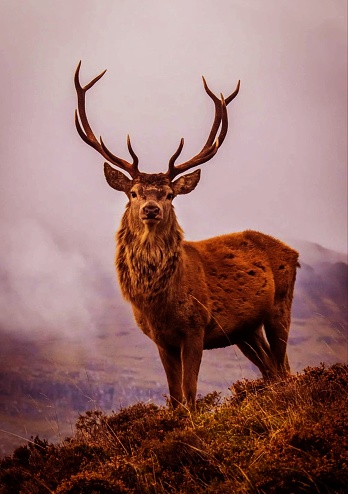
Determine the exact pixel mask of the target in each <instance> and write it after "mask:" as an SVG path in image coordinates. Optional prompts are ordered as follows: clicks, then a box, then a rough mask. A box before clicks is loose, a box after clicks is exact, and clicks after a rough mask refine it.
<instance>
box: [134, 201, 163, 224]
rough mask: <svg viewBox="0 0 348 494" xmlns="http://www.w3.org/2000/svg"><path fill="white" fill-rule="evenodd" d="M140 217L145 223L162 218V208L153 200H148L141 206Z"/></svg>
mask: <svg viewBox="0 0 348 494" xmlns="http://www.w3.org/2000/svg"><path fill="white" fill-rule="evenodd" d="M140 217H141V219H142V220H143V221H146V223H152V222H157V221H160V220H161V219H162V218H163V215H162V208H161V207H160V206H159V204H158V203H157V202H155V201H148V202H146V203H145V204H144V206H143V207H142V208H141V213H140Z"/></svg>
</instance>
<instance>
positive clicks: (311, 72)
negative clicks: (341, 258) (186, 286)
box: [0, 0, 347, 329]
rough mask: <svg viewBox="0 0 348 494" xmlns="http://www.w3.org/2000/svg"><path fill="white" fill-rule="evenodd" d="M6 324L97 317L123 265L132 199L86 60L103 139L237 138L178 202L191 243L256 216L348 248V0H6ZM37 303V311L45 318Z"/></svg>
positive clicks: (159, 158) (171, 147) (0, 152)
mask: <svg viewBox="0 0 348 494" xmlns="http://www.w3.org/2000/svg"><path fill="white" fill-rule="evenodd" d="M0 40H1V43H0V51H1V58H0V73H1V85H0V93H1V101H2V109H1V110H2V111H1V114H0V132H1V141H0V156H1V166H0V220H1V242H0V256H1V257H0V258H1V278H2V279H1V281H2V290H3V294H2V295H3V296H2V298H1V301H0V314H1V315H0V324H6V325H7V327H9V328H11V329H13V328H18V327H23V326H29V327H31V328H32V329H33V328H35V327H36V326H40V325H41V326H42V325H43V324H46V325H47V326H52V327H54V328H56V329H58V328H60V327H62V326H64V325H67V324H68V325H69V326H71V324H74V325H75V326H76V327H79V326H81V328H82V327H85V326H86V325H92V322H91V320H90V313H89V310H88V306H89V304H90V301H91V298H93V293H94V292H93V290H94V288H93V270H94V269H97V268H96V267H98V268H99V267H100V266H101V267H102V269H104V270H105V271H106V272H112V271H113V269H114V268H113V256H114V232H115V231H116V229H117V228H118V225H119V222H120V219H121V215H122V212H123V209H124V206H125V204H126V196H125V195H124V194H122V193H120V192H116V191H115V190H113V189H111V188H110V187H109V186H108V185H107V183H106V182H105V179H104V176H103V162H104V160H103V158H102V157H101V156H100V155H98V153H97V152H96V151H94V150H93V149H92V148H90V147H89V146H87V145H86V144H85V143H83V141H82V140H81V139H80V137H79V136H78V134H77V132H76V129H75V127H74V121H73V114H74V109H75V108H76V94H75V89H74V85H73V74H74V71H75V68H76V66H77V63H78V61H79V60H82V66H81V82H82V84H86V83H87V82H89V81H90V80H91V79H92V78H93V77H95V76H96V75H97V74H99V73H100V72H102V71H103V70H104V69H107V72H106V74H105V75H104V77H103V78H102V79H101V80H100V81H99V82H98V84H97V85H96V86H94V87H93V89H91V90H90V91H89V93H88V95H87V107H88V115H89V120H90V122H91V125H92V127H93V129H94V131H95V133H96V135H98V136H99V135H102V136H103V140H104V142H105V143H106V144H107V145H108V147H109V148H110V149H111V150H112V151H113V152H114V154H117V155H118V156H121V157H123V158H125V159H129V155H128V152H127V147H126V136H127V134H130V136H131V138H132V144H133V147H134V149H135V151H136V153H137V155H138V156H139V158H140V169H141V170H142V171H145V172H148V173H151V172H153V173H156V172H160V171H165V170H166V169H167V166H168V159H169V157H170V156H171V155H172V154H173V153H174V151H175V150H176V148H177V146H178V143H179V141H180V138H181V137H184V138H185V147H184V150H183V153H182V155H181V159H182V161H185V160H186V159H189V158H191V157H192V156H193V155H195V154H197V152H198V151H199V150H200V149H201V147H202V145H203V143H204V142H205V140H206V138H207V135H208V133H209V130H210V127H211V123H212V120H213V113H214V109H213V105H212V102H211V100H210V99H209V98H208V96H207V95H206V93H205V92H204V89H203V86H202V79H201V76H202V75H204V76H205V78H206V80H207V82H208V84H209V86H210V87H211V89H212V90H213V91H214V92H215V93H216V94H219V93H220V92H222V93H223V94H224V95H226V96H227V95H228V94H230V92H232V91H233V90H234V88H235V86H236V83H237V81H238V80H239V79H240V80H241V90H240V93H239V95H238V97H237V98H236V99H235V100H234V101H233V102H232V103H231V104H230V105H229V107H228V113H229V122H230V127H229V133H228V136H227V138H226V140H225V142H224V144H223V146H222V147H221V149H220V150H219V152H218V154H217V155H216V156H215V157H214V159H213V160H212V161H210V162H209V163H206V164H203V165H201V169H202V178H201V181H200V183H199V185H198V187H197V188H196V190H195V191H194V192H192V193H191V194H190V195H187V196H182V197H178V198H176V200H175V207H176V211H177V215H178V218H179V222H180V224H181V225H182V226H183V228H184V231H185V235H186V238H187V239H192V240H195V239H202V238H206V237H210V236H214V235H219V234H222V233H228V232H232V231H240V230H244V229H247V228H252V229H256V230H259V231H263V232H265V233H269V234H271V235H274V236H276V237H278V238H280V239H285V240H288V239H299V240H307V241H310V242H316V243H319V244H320V245H322V246H324V247H327V248H330V249H334V250H337V251H340V252H345V251H346V250H347V2H346V0H330V1H325V0H324V1H320V2H318V1H317V0H293V1H291V2H290V1H287V0H262V1H261V0H176V1H175V2H174V1H169V0H147V1H142V2H141V1H139V0H138V1H135V0H73V1H71V0H69V1H68V0H50V1H47V0H26V1H25V2H22V1H19V0H1V1H0ZM33 313H35V317H34V318H33V319H32V320H33V322H32V323H29V322H28V321H29V319H30V318H31V317H32V315H33Z"/></svg>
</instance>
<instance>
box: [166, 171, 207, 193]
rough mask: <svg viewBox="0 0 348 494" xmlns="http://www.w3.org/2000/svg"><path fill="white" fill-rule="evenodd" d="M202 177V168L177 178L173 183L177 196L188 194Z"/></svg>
mask: <svg viewBox="0 0 348 494" xmlns="http://www.w3.org/2000/svg"><path fill="white" fill-rule="evenodd" d="M200 178H201V170H196V171H194V172H192V173H189V174H188V175H183V176H182V177H180V178H178V179H177V180H175V182H173V183H172V189H173V192H174V194H175V195H176V196H177V195H179V194H188V193H189V192H191V191H192V190H193V189H194V188H195V187H196V185H197V184H198V182H199V179H200Z"/></svg>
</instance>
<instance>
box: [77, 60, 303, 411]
mask: <svg viewBox="0 0 348 494" xmlns="http://www.w3.org/2000/svg"><path fill="white" fill-rule="evenodd" d="M80 67H81V62H80V63H79V64H78V66H77V69H76V72H75V78H74V81H75V88H76V92H77V98H78V110H77V111H76V112H75V125H76V129H77V131H78V133H79V135H80V136H81V138H82V139H83V141H84V142H86V143H87V144H88V145H90V146H92V147H93V148H94V149H95V150H96V151H98V152H99V153H100V154H101V155H102V156H103V157H104V158H106V159H107V160H108V161H109V162H110V163H112V164H113V165H114V166H115V167H117V168H121V169H122V170H125V171H126V172H127V173H129V175H130V176H131V177H132V179H130V178H128V177H127V176H126V175H124V174H123V173H122V172H120V171H119V170H118V169H115V168H113V167H111V166H110V165H109V164H108V163H105V166H104V173H105V178H106V180H107V182H108V183H109V185H110V186H111V187H113V188H114V189H116V190H119V191H123V192H125V193H126V194H127V196H128V198H129V203H128V205H127V208H126V211H125V213H124V215H123V218H122V222H121V227H120V229H119V231H118V233H117V253H116V267H117V272H118V277H119V281H120V285H121V289H122V293H123V296H124V297H125V299H126V300H128V301H129V302H130V303H131V304H132V307H133V312H134V316H135V319H136V321H137V323H138V325H139V327H140V328H141V329H142V331H143V332H144V333H145V334H147V335H148V336H149V337H150V338H151V339H152V340H153V341H154V342H155V343H156V345H157V347H158V350H159V354H160V357H161V360H162V363H163V366H164V369H165V372H166V374H167V379H168V385H169V392H170V396H171V402H172V404H173V406H176V405H177V404H178V403H184V402H185V401H186V402H187V404H188V406H189V407H190V408H194V406H195V398H196V389H197V377H198V372H199V367H200V363H201V358H202V353H203V350H204V349H209V348H218V347H225V346H228V345H232V344H236V345H237V346H238V347H239V348H240V349H241V351H242V352H243V353H244V354H245V355H246V356H247V357H248V358H249V359H250V360H251V361H252V362H253V363H254V364H255V365H256V366H257V367H258V368H259V369H260V371H261V373H262V375H263V376H264V377H266V378H268V377H272V376H277V375H282V374H285V373H287V372H289V371H290V369H289V364H288V360H287V355H286V345H287V339H288V332H289V327H290V315H291V303H292V297H293V290H294V283H295V277H296V266H297V258H298V254H297V252H295V251H294V250H293V249H291V248H290V247H288V246H287V245H285V244H283V243H282V242H280V241H279V240H276V239H274V238H272V237H270V236H268V235H264V234H262V233H258V232H253V231H245V232H242V233H232V234H230V235H224V236H221V237H216V238H211V239H209V240H203V241H201V242H185V241H184V240H183V232H182V230H181V228H180V226H179V225H178V222H177V220H176V216H175V213H174V209H173V206H172V199H173V198H174V197H175V196H176V195H178V194H188V193H189V192H191V191H192V190H193V189H194V188H195V187H196V185H197V184H198V182H199V179H200V170H196V171H195V172H193V173H189V174H187V175H182V173H184V172H186V171H188V170H189V169H191V168H193V167H196V166H198V165H200V164H202V163H205V162H207V161H209V160H210V159H211V158H212V157H213V156H214V155H215V154H216V152H217V151H218V149H219V147H220V146H221V144H222V143H223V141H224V139H225V137H226V134H227V129H228V115H227V109H226V107H227V105H228V104H229V103H230V102H231V101H233V100H234V98H235V97H236V96H237V94H238V92H239V88H240V84H239V82H238V84H237V86H236V89H235V90H234V92H233V93H232V94H230V96H228V97H227V98H224V97H223V96H222V95H221V97H220V98H218V97H217V96H216V95H215V94H214V93H213V92H212V91H211V90H210V89H209V87H208V86H207V83H206V81H205V79H204V78H203V85H204V89H205V91H206V93H207V94H208V96H209V97H210V98H211V99H212V101H213V102H214V107H215V116H214V120H213V124H212V128H211V131H210V133H209V136H208V139H207V141H206V143H205V144H204V146H203V148H202V149H201V151H200V152H199V153H198V154H197V155H196V156H194V157H193V158H192V159H190V160H188V161H186V162H184V163H181V164H180V165H175V164H174V163H175V160H176V159H177V158H178V156H179V155H180V153H181V151H182V148H183V145H184V140H183V139H181V141H180V144H179V147H178V149H177V150H176V152H175V153H174V155H173V156H172V157H171V158H170V160H169V165H168V171H167V172H166V173H158V174H146V173H141V172H140V171H139V168H138V162H139V160H138V157H137V156H136V154H135V152H134V150H133V148H132V146H131V142H130V138H129V136H128V139H127V145H128V150H129V152H130V155H131V156H132V158H133V162H132V163H130V162H128V161H126V160H124V159H121V158H119V157H117V156H116V155H114V154H113V153H111V152H110V151H109V149H108V148H107V147H106V146H105V144H104V143H103V141H102V139H101V138H100V140H98V139H97V138H96V136H95V134H94V133H93V131H92V128H91V126H90V124H89V122H88V119H87V114H86V108H85V98H86V92H87V91H88V90H89V89H90V88H91V87H93V86H94V84H96V82H97V81H98V80H99V79H100V78H101V77H102V76H103V75H104V73H105V71H104V72H102V73H101V74H99V75H98V76H97V77H95V78H94V79H93V80H92V81H91V82H89V83H88V84H87V85H85V86H81V84H80V80H79V72H80ZM219 129H220V131H219ZM218 132H219V134H218V136H217V133H218ZM179 175H182V176H181V177H179V178H178V179H176V180H175V181H174V178H175V177H177V176H179ZM263 328H264V331H265V334H264V333H263Z"/></svg>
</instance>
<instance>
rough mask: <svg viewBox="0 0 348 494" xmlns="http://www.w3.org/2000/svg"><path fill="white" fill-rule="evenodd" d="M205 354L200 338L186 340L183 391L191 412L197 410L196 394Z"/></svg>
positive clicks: (182, 348) (183, 361)
mask: <svg viewBox="0 0 348 494" xmlns="http://www.w3.org/2000/svg"><path fill="white" fill-rule="evenodd" d="M202 354H203V339H202V338H198V337H196V338H195V337H192V335H190V337H189V338H186V339H185V340H184V342H183V344H182V347H181V358H182V365H183V391H184V397H185V398H186V403H187V406H188V408H189V409H190V410H195V408H196V393H197V380H198V373H199V368H200V365H201V360H202Z"/></svg>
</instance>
